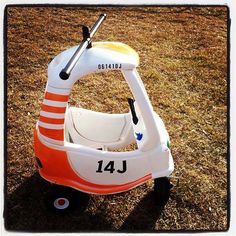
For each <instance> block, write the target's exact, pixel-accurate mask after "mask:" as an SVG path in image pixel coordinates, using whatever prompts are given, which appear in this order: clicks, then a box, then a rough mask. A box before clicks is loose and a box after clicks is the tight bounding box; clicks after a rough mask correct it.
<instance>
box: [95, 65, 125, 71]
mask: <svg viewBox="0 0 236 236" xmlns="http://www.w3.org/2000/svg"><path fill="white" fill-rule="evenodd" d="M121 68H122V66H121V64H120V63H115V64H98V69H99V70H104V69H121Z"/></svg>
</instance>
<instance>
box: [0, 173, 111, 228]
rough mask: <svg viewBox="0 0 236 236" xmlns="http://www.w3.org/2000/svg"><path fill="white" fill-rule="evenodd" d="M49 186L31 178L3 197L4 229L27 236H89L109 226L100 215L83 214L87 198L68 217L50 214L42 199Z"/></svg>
mask: <svg viewBox="0 0 236 236" xmlns="http://www.w3.org/2000/svg"><path fill="white" fill-rule="evenodd" d="M50 188H51V184H50V183H48V182H46V181H44V180H43V179H42V178H41V177H40V176H39V175H38V174H35V175H33V176H32V177H30V178H29V179H27V181H25V183H24V184H22V185H21V186H20V187H19V188H18V189H16V191H14V192H13V193H12V194H10V195H8V196H5V207H4V218H5V228H6V230H10V231H26V232H79V231H83V232H91V231H107V230H111V229H112V226H111V225H110V224H109V223H107V222H106V220H105V217H104V215H103V214H102V213H98V214H94V215H92V214H91V213H89V212H87V211H86V207H87V205H88V202H89V195H88V197H87V198H86V199H83V201H82V204H81V207H80V208H78V209H75V210H74V211H73V212H70V213H69V214H67V215H56V214H53V213H51V212H49V211H48V210H47V209H46V207H45V204H44V199H45V196H46V194H47V193H48V191H49V189H50Z"/></svg>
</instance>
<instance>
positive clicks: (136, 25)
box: [5, 7, 229, 232]
mask: <svg viewBox="0 0 236 236" xmlns="http://www.w3.org/2000/svg"><path fill="white" fill-rule="evenodd" d="M101 12H106V13H107V14H108V18H107V20H106V21H105V22H104V24H103V26H102V27H101V29H100V30H99V31H98V33H97V34H96V36H95V40H97V41H121V42H124V43H127V44H128V45H130V46H131V47H133V48H134V49H135V50H136V51H137V52H138V53H139V55H140V67H139V72H140V74H141V78H142V80H143V82H144V84H145V87H146V89H147V92H148V94H149V97H150V100H151V102H152V105H153V107H154V110H156V111H157V112H158V113H159V114H160V116H161V117H162V119H163V120H164V122H165V124H166V127H167V130H168V131H169V134H170V137H171V150H172V155H173V157H174V161H175V171H174V173H173V175H174V176H178V177H180V182H179V185H178V186H176V187H175V188H174V189H173V191H172V194H171V198H170V200H169V202H168V204H167V205H166V207H165V209H164V210H163V211H160V209H157V208H156V207H155V202H154V199H153V195H152V191H153V190H152V189H153V183H152V182H151V181H150V182H147V183H145V184H143V185H142V186H140V187H138V188H135V189H133V190H131V191H129V192H126V193H121V194H116V195H109V196H93V195H92V196H91V197H90V198H89V199H88V204H87V206H86V207H85V209H83V211H82V212H74V213H71V214H70V215H67V216H54V215H51V214H50V213H49V212H47V211H46V209H45V207H44V204H43V200H42V199H43V197H44V195H45V194H46V193H47V191H48V189H49V187H50V186H49V184H48V183H46V182H44V181H43V180H42V179H41V178H40V177H39V175H38V174H37V168H36V166H35V162H34V158H33V157H34V150H33V129H34V126H35V123H36V121H37V119H38V117H39V111H40V104H41V102H42V99H43V94H44V88H45V85H46V81H47V65H48V63H49V62H50V60H51V59H52V58H53V57H55V56H56V55H57V54H58V53H60V52H61V51H62V50H64V49H66V48H69V47H71V46H73V45H76V44H77V43H78V42H79V40H80V38H81V32H80V27H79V26H78V24H88V25H90V26H91V25H92V24H93V22H95V20H96V18H97V16H98V15H99V14H100V13H101ZM7 61H8V64H7V68H8V70H7V114H6V115H7V162H6V164H7V165H6V167H7V168H6V171H7V172H6V173H7V179H6V188H7V192H6V199H5V200H6V201H5V226H6V229H7V230H13V231H60V232H61V231H113V230H118V231H121V230H123V231H126V232H130V231H135V230H141V231H151V230H155V231H156V230H226V229H227V220H228V219H227V210H228V205H227V84H228V83H229V82H228V78H227V8H226V7H148V8H147V7H133V8H132V7H119V8H104V7H99V8H98V7H63V8H61V7H57V8H55V7H8V9H7ZM129 96H130V91H129V89H128V86H127V84H126V83H125V81H124V80H123V79H122V76H121V75H120V74H117V73H114V72H109V73H103V74H98V75H91V76H87V77H85V78H82V79H81V81H80V82H79V83H78V84H76V86H75V88H74V90H73V94H72V98H71V101H70V103H71V105H80V106H82V107H84V108H89V109H94V110H97V111H103V112H109V113H122V112H127V111H128V105H127V100H126V98H127V97H129Z"/></svg>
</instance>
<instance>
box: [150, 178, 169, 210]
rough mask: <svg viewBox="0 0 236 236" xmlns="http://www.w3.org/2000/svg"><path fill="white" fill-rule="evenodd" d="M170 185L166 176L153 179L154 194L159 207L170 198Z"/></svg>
mask: <svg viewBox="0 0 236 236" xmlns="http://www.w3.org/2000/svg"><path fill="white" fill-rule="evenodd" d="M171 187H172V185H171V184H170V180H169V179H168V178H167V177H162V178H157V179H155V180H154V194H155V199H156V201H157V205H158V206H159V207H164V206H165V205H166V203H167V202H168V200H169V198H170V189H171Z"/></svg>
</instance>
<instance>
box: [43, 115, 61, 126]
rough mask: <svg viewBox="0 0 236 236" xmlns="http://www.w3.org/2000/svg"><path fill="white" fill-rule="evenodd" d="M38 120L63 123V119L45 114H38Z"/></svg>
mask: <svg viewBox="0 0 236 236" xmlns="http://www.w3.org/2000/svg"><path fill="white" fill-rule="evenodd" d="M39 120H40V121H42V122H45V123H48V124H64V120H65V119H57V118H49V117H45V116H40V117H39Z"/></svg>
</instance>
